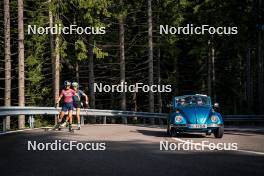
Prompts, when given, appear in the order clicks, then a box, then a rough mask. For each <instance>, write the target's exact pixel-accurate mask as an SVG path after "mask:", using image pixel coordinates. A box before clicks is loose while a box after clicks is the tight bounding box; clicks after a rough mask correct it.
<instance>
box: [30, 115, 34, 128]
mask: <svg viewBox="0 0 264 176" xmlns="http://www.w3.org/2000/svg"><path fill="white" fill-rule="evenodd" d="M28 122H29V127H30V128H34V122H35V119H34V116H33V115H30V116H29V119H28Z"/></svg>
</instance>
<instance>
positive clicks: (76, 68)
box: [75, 61, 80, 83]
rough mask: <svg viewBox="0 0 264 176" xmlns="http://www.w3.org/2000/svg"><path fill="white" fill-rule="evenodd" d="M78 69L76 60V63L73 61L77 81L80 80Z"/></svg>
mask: <svg viewBox="0 0 264 176" xmlns="http://www.w3.org/2000/svg"><path fill="white" fill-rule="evenodd" d="M79 70H80V67H79V62H78V61H76V63H75V73H76V82H78V83H79V82H80V74H79Z"/></svg>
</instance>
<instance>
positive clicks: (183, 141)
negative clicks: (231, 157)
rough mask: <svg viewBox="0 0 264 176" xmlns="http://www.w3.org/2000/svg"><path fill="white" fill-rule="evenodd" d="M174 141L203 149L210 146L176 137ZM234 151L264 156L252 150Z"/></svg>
mask: <svg viewBox="0 0 264 176" xmlns="http://www.w3.org/2000/svg"><path fill="white" fill-rule="evenodd" d="M172 139H173V140H175V141H178V142H182V143H189V144H191V145H199V146H203V147H206V148H209V146H208V145H204V144H201V143H194V142H190V141H185V140H182V139H179V138H176V137H172ZM232 151H238V152H244V153H251V154H256V155H264V152H257V151H250V150H240V149H238V150H232Z"/></svg>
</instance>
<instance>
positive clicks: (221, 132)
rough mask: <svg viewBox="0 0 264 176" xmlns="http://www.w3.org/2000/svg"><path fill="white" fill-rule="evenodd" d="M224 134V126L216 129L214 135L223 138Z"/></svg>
mask: <svg viewBox="0 0 264 176" xmlns="http://www.w3.org/2000/svg"><path fill="white" fill-rule="evenodd" d="M223 135H224V127H219V128H217V129H215V130H214V136H215V138H222V137H223Z"/></svg>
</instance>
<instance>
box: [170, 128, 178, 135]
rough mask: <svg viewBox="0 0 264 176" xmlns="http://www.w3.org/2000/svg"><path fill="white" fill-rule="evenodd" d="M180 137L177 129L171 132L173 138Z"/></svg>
mask: <svg viewBox="0 0 264 176" xmlns="http://www.w3.org/2000/svg"><path fill="white" fill-rule="evenodd" d="M178 135H179V133H178V131H177V130H176V129H175V128H172V129H171V130H170V136H171V137H177V136H178Z"/></svg>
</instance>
